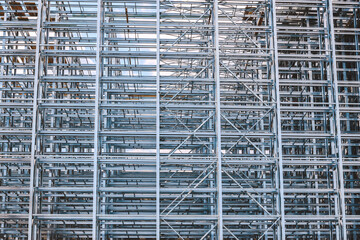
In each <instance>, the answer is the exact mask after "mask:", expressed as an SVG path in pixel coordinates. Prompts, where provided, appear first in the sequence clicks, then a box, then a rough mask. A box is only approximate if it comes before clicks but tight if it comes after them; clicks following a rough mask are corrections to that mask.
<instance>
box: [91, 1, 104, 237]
mask: <svg viewBox="0 0 360 240" xmlns="http://www.w3.org/2000/svg"><path fill="white" fill-rule="evenodd" d="M101 10H102V0H98V1H97V15H96V63H95V64H96V76H95V77H96V79H95V103H94V104H95V106H94V107H95V120H94V159H93V164H94V166H93V168H94V173H93V174H94V176H93V210H92V211H93V215H92V238H93V239H97V236H98V231H97V230H98V226H97V209H98V207H97V206H98V198H97V189H98V186H97V184H98V154H99V142H98V139H99V121H100V112H99V98H100V77H101V73H100V71H101V70H102V64H101V57H100V53H101V39H102V35H101Z"/></svg>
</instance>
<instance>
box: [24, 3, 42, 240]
mask: <svg viewBox="0 0 360 240" xmlns="http://www.w3.org/2000/svg"><path fill="white" fill-rule="evenodd" d="M43 4H44V3H43V0H38V13H37V14H38V15H37V23H36V24H37V25H36V33H37V35H36V48H35V50H36V53H35V76H34V94H33V112H32V132H31V162H30V168H31V169H30V189H29V190H30V191H29V220H28V239H29V240H31V239H33V236H32V232H33V211H34V177H35V176H34V175H35V167H36V154H35V152H36V130H37V120H38V104H37V98H38V87H39V74H40V70H39V66H40V62H41V60H40V46H41V43H40V41H41V36H42V16H43V14H42V13H43Z"/></svg>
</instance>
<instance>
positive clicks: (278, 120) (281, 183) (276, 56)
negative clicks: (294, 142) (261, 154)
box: [271, 0, 286, 240]
mask: <svg viewBox="0 0 360 240" xmlns="http://www.w3.org/2000/svg"><path fill="white" fill-rule="evenodd" d="M271 12H272V14H271V15H272V29H273V47H274V49H273V54H274V57H273V61H274V63H273V64H274V70H275V72H274V79H273V80H274V81H275V95H276V96H275V101H276V142H277V151H278V172H279V186H280V189H279V195H280V215H281V220H280V223H281V239H283V240H284V239H286V238H285V236H286V235H285V206H284V179H283V178H284V177H283V174H284V171H283V156H282V133H281V111H280V107H281V104H280V89H279V88H280V84H279V78H280V76H279V53H278V45H277V29H276V2H275V0H271Z"/></svg>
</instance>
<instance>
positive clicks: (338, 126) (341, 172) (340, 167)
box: [327, 0, 347, 240]
mask: <svg viewBox="0 0 360 240" xmlns="http://www.w3.org/2000/svg"><path fill="white" fill-rule="evenodd" d="M327 7H328V15H329V27H330V44H331V57H332V59H331V67H332V78H333V90H334V98H335V126H336V127H335V128H336V132H335V134H336V141H337V150H338V164H337V165H338V177H339V184H340V186H339V188H340V189H339V191H340V209H341V218H342V219H341V224H342V226H341V227H342V239H343V240H346V239H347V234H346V208H345V191H344V170H343V155H342V147H341V141H342V138H341V122H340V109H339V108H340V105H339V87H338V78H337V66H336V49H335V47H336V45H335V31H334V15H333V6H332V0H328V4H327Z"/></svg>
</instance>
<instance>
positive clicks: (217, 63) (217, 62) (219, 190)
mask: <svg viewBox="0 0 360 240" xmlns="http://www.w3.org/2000/svg"><path fill="white" fill-rule="evenodd" d="M213 7H214V11H213V12H214V30H215V32H214V43H215V46H214V47H215V54H214V57H215V61H214V64H215V107H216V109H215V115H216V121H215V122H216V130H215V132H216V158H217V165H216V170H217V171H216V188H217V215H218V239H222V238H223V216H222V168H221V167H222V163H221V162H222V161H221V160H222V156H221V109H220V104H221V102H220V93H221V90H220V59H219V58H220V54H219V6H218V0H215V1H214V6H213Z"/></svg>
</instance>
